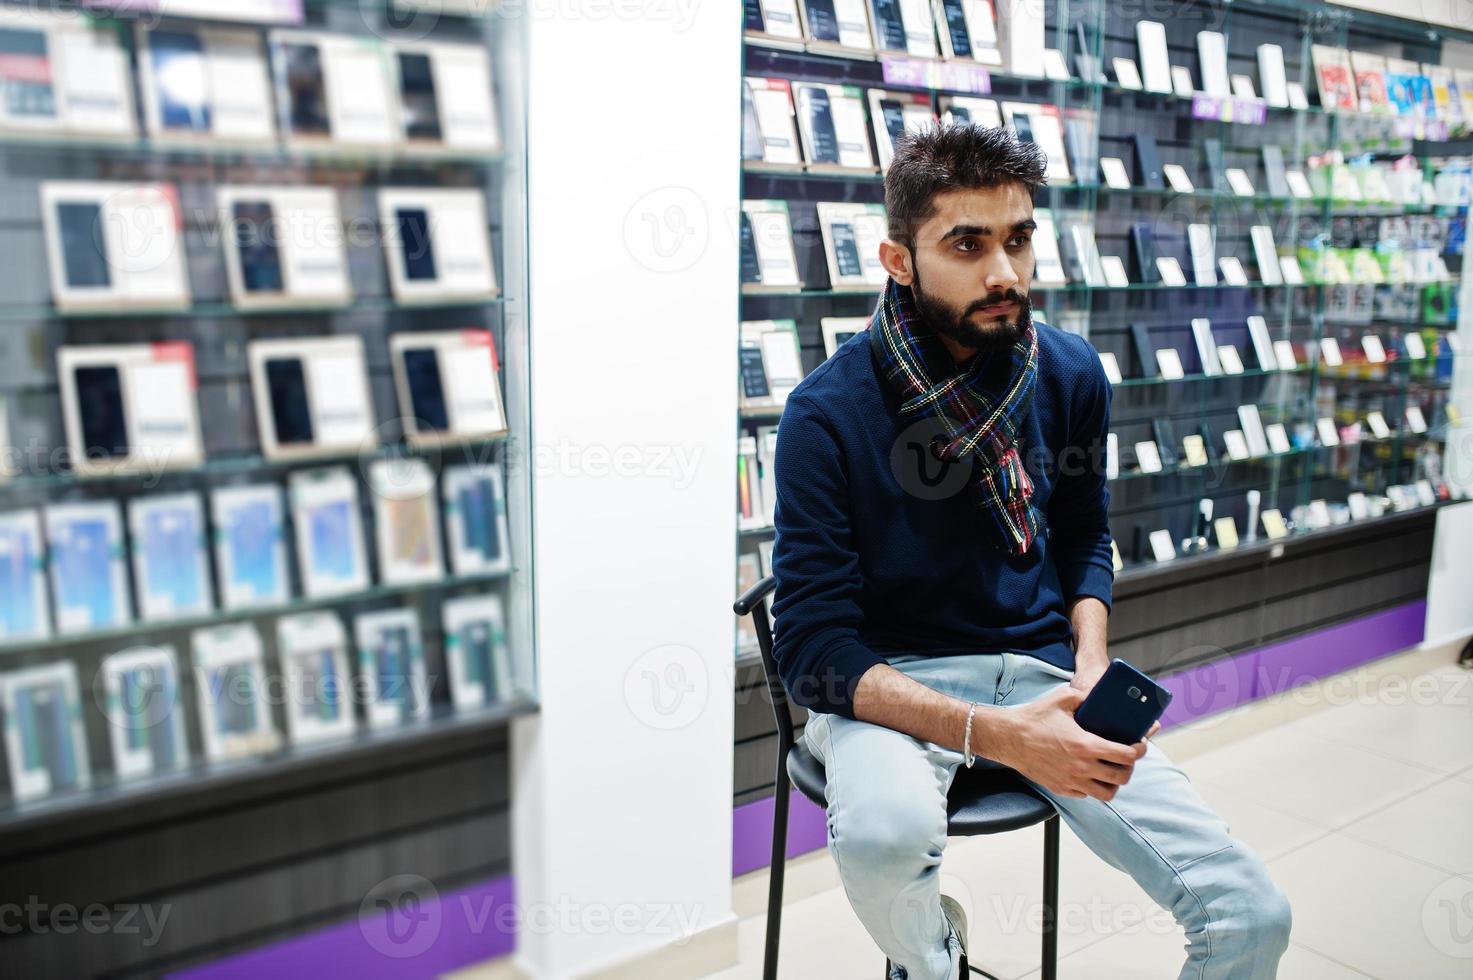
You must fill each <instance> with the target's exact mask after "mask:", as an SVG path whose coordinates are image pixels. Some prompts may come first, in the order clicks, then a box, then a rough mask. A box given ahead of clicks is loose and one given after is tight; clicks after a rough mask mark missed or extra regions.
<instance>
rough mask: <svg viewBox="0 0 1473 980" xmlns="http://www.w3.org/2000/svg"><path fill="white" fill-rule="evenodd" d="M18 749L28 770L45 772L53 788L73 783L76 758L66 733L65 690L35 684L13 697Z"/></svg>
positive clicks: (67, 732) (58, 687)
mask: <svg viewBox="0 0 1473 980" xmlns="http://www.w3.org/2000/svg"><path fill="white" fill-rule="evenodd" d="M16 702H17V703H16V708H17V711H16V714H17V715H18V716H19V722H20V724H19V726H18V727H19V729H20V733H21V745H22V747H23V752H24V756H25V761H26V768H27V769H44V770H45V771H46V772H47V774H48V775H50V777H51V779H52V782H53V785H54V786H58V787H67V786H72V785H74V784H75V781H76V768H77V766H76V758H75V755H74V753H73V749H72V739H71V733H70V731H69V730H68V727H69V725H68V720H67V716H68V712H67V704H66V688H65V687H63V686H62V685H61V684H59V683H51V684H37V685H35V686H34V687H29V688H26V689H24V690H22V691H21V692H20V694H19V695H18V696H17V697H16Z"/></svg>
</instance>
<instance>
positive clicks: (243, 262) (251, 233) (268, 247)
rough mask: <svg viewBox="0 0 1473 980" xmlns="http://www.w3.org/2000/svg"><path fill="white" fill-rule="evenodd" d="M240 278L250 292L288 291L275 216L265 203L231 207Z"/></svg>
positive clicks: (241, 204)
mask: <svg viewBox="0 0 1473 980" xmlns="http://www.w3.org/2000/svg"><path fill="white" fill-rule="evenodd" d="M231 217H232V218H233V219H234V225H235V248H236V251H237V252H238V253H239V254H240V278H241V283H242V284H243V285H244V286H245V291H246V292H248V293H279V292H281V291H283V290H284V289H285V288H286V283H285V281H284V279H283V278H282V272H281V251H280V250H279V249H278V248H277V235H278V234H279V233H280V231H279V229H278V228H277V226H276V220H275V216H274V215H273V213H272V210H271V205H270V204H269V203H268V202H266V201H238V202H236V204H235V205H234V207H232V208H231Z"/></svg>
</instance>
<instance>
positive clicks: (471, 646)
mask: <svg viewBox="0 0 1473 980" xmlns="http://www.w3.org/2000/svg"><path fill="white" fill-rule="evenodd" d="M460 639H461V649H462V650H464V651H465V673H466V678H467V679H468V680H469V681H470V682H471V683H472V684H478V685H480V687H481V690H483V691H485V692H486V700H487V701H491V700H493V699H494V691H495V689H496V688H495V683H494V679H493V675H492V669H491V625H490V624H489V623H486V622H484V621H478V622H474V623H468V624H467V625H466V626H465V627H464V628H463V629H462V630H461V631H460Z"/></svg>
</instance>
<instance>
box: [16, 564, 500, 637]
mask: <svg viewBox="0 0 1473 980" xmlns="http://www.w3.org/2000/svg"><path fill="white" fill-rule="evenodd" d="M517 572H518V569H516V568H511V569H508V570H507V571H504V572H487V573H482V574H476V575H447V576H445V577H444V578H438V579H434V580H432V581H426V582H411V583H404V584H399V585H393V584H381V585H375V586H371V587H369V588H367V589H359V590H357V591H354V592H344V593H339V594H337V595H330V596H298V597H296V598H294V599H288V600H287V601H286V602H279V603H272V604H269V605H262V606H252V607H250V608H249V609H215V610H211V611H210V612H207V613H201V614H199V615H196V616H181V617H179V618H177V619H150V620H138V621H135V622H132V623H128V624H127V625H125V626H113V627H109V628H107V629H100V630H87V631H86V632H82V633H53V634H51V635H50V636H48V637H43V638H40V639H37V638H34V637H31V638H27V639H24V640H0V654H4V653H6V652H8V651H14V650H26V649H35V648H37V647H46V648H47V649H54V648H57V647H65V646H77V645H80V644H84V643H95V642H97V641H99V640H117V639H122V638H125V637H139V636H148V635H154V634H158V633H165V632H175V631H177V630H185V629H195V628H199V627H207V626H218V625H219V624H221V623H225V622H233V621H239V620H243V619H260V618H262V617H266V616H285V615H289V614H291V613H296V612H306V611H308V610H312V609H322V608H325V607H329V606H346V605H352V604H355V603H360V602H373V601H376V600H379V599H394V598H403V597H404V596H408V595H416V594H419V593H422V592H437V591H441V590H444V589H453V588H456V587H458V586H463V585H482V584H488V583H491V582H499V581H502V580H504V579H508V578H511V577H512V576H513V575H516V574H517Z"/></svg>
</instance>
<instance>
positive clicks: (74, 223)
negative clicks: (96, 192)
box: [56, 201, 112, 289]
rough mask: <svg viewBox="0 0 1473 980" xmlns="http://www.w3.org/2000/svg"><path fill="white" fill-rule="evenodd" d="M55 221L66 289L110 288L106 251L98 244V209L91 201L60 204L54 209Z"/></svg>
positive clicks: (99, 212) (100, 208)
mask: <svg viewBox="0 0 1473 980" xmlns="http://www.w3.org/2000/svg"><path fill="white" fill-rule="evenodd" d="M56 219H57V221H56V223H57V225H58V227H59V230H60V234H61V261H62V268H63V269H64V270H65V272H66V282H67V285H68V286H72V287H74V288H77V289H97V288H106V287H107V286H110V285H112V274H111V273H110V272H109V271H108V267H107V250H106V249H105V248H104V247H103V244H102V206H101V205H99V204H95V203H93V202H91V201H63V202H61V203H60V204H58V205H57V206H56Z"/></svg>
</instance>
